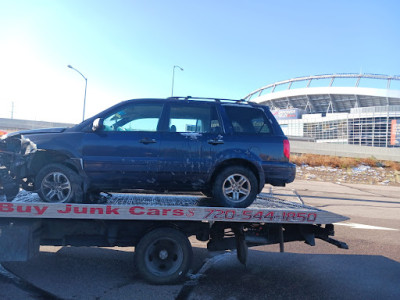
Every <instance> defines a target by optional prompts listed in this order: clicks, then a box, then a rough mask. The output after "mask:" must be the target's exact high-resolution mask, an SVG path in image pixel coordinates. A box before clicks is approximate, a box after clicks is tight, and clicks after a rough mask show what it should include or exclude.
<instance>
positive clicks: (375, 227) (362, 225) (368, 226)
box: [334, 223, 399, 231]
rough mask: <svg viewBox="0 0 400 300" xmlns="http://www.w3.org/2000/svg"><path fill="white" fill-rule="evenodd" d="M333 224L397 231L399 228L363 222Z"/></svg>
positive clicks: (354, 227)
mask: <svg viewBox="0 0 400 300" xmlns="http://www.w3.org/2000/svg"><path fill="white" fill-rule="evenodd" d="M334 224H335V225H341V226H348V227H351V228H353V229H370V230H388V231H399V229H394V228H387V227H379V226H371V225H365V224H358V223H334Z"/></svg>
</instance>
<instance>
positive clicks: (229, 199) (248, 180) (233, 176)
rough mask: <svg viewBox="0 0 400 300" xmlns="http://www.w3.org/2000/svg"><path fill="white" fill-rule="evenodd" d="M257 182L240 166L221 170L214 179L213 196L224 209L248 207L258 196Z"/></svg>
mask: <svg viewBox="0 0 400 300" xmlns="http://www.w3.org/2000/svg"><path fill="white" fill-rule="evenodd" d="M257 191H258V182H257V178H256V176H255V175H254V173H253V172H252V171H251V170H249V169H247V168H245V167H241V166H233V167H228V168H225V169H223V170H222V171H221V172H220V173H219V174H218V175H217V176H216V178H215V181H214V185H213V195H214V197H215V200H216V201H217V202H218V203H219V204H220V205H221V206H224V207H237V208H244V207H248V206H249V205H250V204H252V203H253V201H254V200H255V199H256V197H257V194H258V192H257Z"/></svg>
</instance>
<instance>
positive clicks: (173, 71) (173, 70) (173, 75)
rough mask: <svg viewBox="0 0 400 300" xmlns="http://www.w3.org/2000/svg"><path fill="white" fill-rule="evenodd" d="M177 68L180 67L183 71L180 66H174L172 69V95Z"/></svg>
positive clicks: (172, 94)
mask: <svg viewBox="0 0 400 300" xmlns="http://www.w3.org/2000/svg"><path fill="white" fill-rule="evenodd" d="M175 68H178V69H180V70H181V71H183V69H182V68H181V67H180V66H174V68H173V69H172V92H171V97H173V96H174V77H175Z"/></svg>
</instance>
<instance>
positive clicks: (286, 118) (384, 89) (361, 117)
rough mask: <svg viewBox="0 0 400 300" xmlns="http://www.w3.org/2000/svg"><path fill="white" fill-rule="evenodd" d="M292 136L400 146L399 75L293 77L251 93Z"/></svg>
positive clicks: (327, 140)
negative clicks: (268, 108)
mask: <svg viewBox="0 0 400 300" xmlns="http://www.w3.org/2000/svg"><path fill="white" fill-rule="evenodd" d="M245 99H246V100H248V101H254V102H257V103H261V104H265V105H268V106H269V107H270V108H271V110H272V111H273V113H274V115H275V117H276V119H277V120H278V122H279V123H280V125H281V127H282V129H283V131H284V132H285V134H286V135H287V136H289V137H290V138H292V139H300V140H301V139H304V140H308V141H313V142H317V143H335V144H348V145H359V146H372V147H385V148H393V147H400V76H387V75H378V74H331V75H317V76H308V77H298V78H294V79H289V80H285V81H280V82H276V83H273V84H270V85H267V86H264V87H262V88H260V89H257V90H255V91H253V92H251V93H250V94H249V95H247V96H246V97H245Z"/></svg>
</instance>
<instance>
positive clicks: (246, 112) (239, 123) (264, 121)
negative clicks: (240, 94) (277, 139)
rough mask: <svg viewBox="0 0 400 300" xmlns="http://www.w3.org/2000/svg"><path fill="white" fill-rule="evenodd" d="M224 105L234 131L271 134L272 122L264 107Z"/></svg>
mask: <svg viewBox="0 0 400 300" xmlns="http://www.w3.org/2000/svg"><path fill="white" fill-rule="evenodd" d="M224 107H225V111H226V114H227V115H228V118H229V119H230V121H231V123H232V127H233V131H234V132H236V133H262V134H271V132H272V130H271V124H270V122H269V120H268V118H267V117H266V115H265V113H264V111H263V110H262V109H259V108H253V107H240V106H224Z"/></svg>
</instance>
